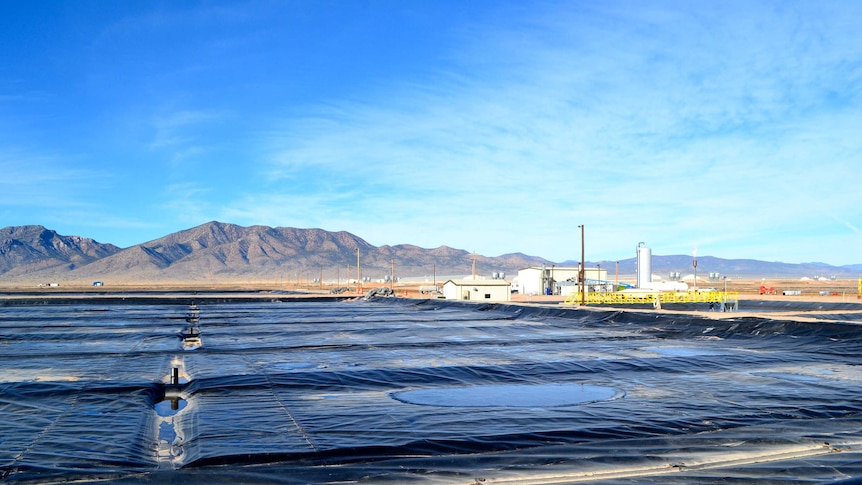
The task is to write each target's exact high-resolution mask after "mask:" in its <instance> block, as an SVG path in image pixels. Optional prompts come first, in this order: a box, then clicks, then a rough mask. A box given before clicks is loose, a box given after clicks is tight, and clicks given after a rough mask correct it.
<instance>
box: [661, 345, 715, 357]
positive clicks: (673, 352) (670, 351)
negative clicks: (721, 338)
mask: <svg viewBox="0 0 862 485" xmlns="http://www.w3.org/2000/svg"><path fill="white" fill-rule="evenodd" d="M646 350H649V351H650V352H655V353H657V354H661V355H666V356H669V357H697V356H700V355H725V354H727V353H728V352H727V350H713V349H702V348H697V347H647V349H646Z"/></svg>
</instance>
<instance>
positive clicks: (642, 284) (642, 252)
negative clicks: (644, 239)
mask: <svg viewBox="0 0 862 485" xmlns="http://www.w3.org/2000/svg"><path fill="white" fill-rule="evenodd" d="M651 281H652V250H651V249H650V248H648V247H646V246H644V243H640V244H638V268H637V287H638V288H649V286H650V285H649V284H650V282H651Z"/></svg>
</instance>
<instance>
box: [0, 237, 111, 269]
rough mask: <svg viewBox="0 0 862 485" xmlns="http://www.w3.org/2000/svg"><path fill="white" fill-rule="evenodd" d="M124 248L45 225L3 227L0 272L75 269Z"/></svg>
mask: <svg viewBox="0 0 862 485" xmlns="http://www.w3.org/2000/svg"><path fill="white" fill-rule="evenodd" d="M119 251H120V248H118V247H117V246H114V245H113V244H102V243H99V242H96V241H94V240H92V239H89V238H84V237H79V236H61V235H59V234H57V233H56V232H54V231H52V230H49V229H45V228H44V227H42V226H15V227H4V228H2V229H0V274H2V275H3V276H4V277H5V278H10V277H15V276H21V275H29V274H32V273H36V272H46V271H47V272H51V271H60V272H64V271H71V270H74V269H76V268H79V267H82V266H86V265H88V264H90V263H92V262H94V261H98V260H100V259H102V258H105V257H108V256H111V255H112V254H115V253H117V252H119Z"/></svg>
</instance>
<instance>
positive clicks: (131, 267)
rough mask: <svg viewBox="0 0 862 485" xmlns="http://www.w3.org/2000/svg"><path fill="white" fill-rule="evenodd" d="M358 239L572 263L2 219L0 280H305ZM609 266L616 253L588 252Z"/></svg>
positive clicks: (423, 270) (337, 262) (258, 231)
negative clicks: (118, 235) (121, 244)
mask: <svg viewBox="0 0 862 485" xmlns="http://www.w3.org/2000/svg"><path fill="white" fill-rule="evenodd" d="M357 248H358V249H359V256H360V264H361V267H362V276H363V277H369V278H371V279H372V280H378V279H381V278H384V277H385V276H387V275H389V274H390V271H391V268H392V265H393V264H394V268H395V275H396V276H397V277H409V276H414V277H415V276H420V277H421V276H428V277H430V276H431V275H432V274H434V273H435V272H436V274H437V275H438V277H439V278H445V277H447V276H454V275H465V274H470V273H471V271H472V264H473V258H475V260H476V271H477V273H478V274H480V275H484V276H490V275H491V274H492V273H494V272H503V273H506V275H507V276H509V277H512V276H515V275H516V274H517V272H518V270H519V269H522V268H526V267H529V266H541V265H542V264H546V265H548V266H551V265H556V266H577V264H578V263H577V261H565V262H562V263H554V262H551V261H548V260H546V259H544V258H540V257H536V256H528V255H526V254H522V253H512V254H504V255H501V256H496V257H488V256H482V255H475V256H474V255H472V254H471V253H469V252H468V251H465V250H462V249H454V248H451V247H448V246H440V247H438V248H433V249H425V248H421V247H418V246H414V245H410V244H400V245H395V246H389V245H384V246H379V247H378V246H373V245H371V244H369V243H368V242H366V241H365V240H364V239H362V238H360V237H358V236H355V235H353V234H350V233H348V232H344V231H340V232H330V231H325V230H322V229H296V228H287V227H268V226H251V227H243V226H238V225H235V224H226V223H221V222H208V223H206V224H202V225H200V226H197V227H194V228H191V229H187V230H183V231H179V232H176V233H173V234H169V235H167V236H165V237H162V238H159V239H156V240H153V241H149V242H145V243H142V244H137V245H135V246H132V247H129V248H125V249H121V248H118V247H117V246H114V245H112V244H102V243H98V242H96V241H94V240H93V239H89V238H84V237H79V236H61V235H58V234H57V233H56V232H54V231H52V230H49V229H46V228H44V227H42V226H17V227H5V228H3V229H0V283H3V282H7V283H8V282H14V283H21V284H34V285H35V284H37V283H43V282H60V283H64V282H65V283H87V282H90V281H95V280H103V281H106V282H109V281H115V282H126V283H134V282H157V281H160V282H181V281H185V282H207V281H220V282H236V281H271V282H273V281H278V282H289V281H297V280H301V281H311V280H313V279H314V278H318V277H320V276H321V274H322V276H323V278H324V280H334V279H336V278H339V279H340V280H342V281H343V280H345V279H346V278H347V276H348V274H347V273H348V271H350V277H351V278H356V262H357V261H356V256H357V254H356V252H357ZM691 263H692V259H691V256H685V255H674V256H658V255H653V256H652V273H653V274H656V275H659V276H662V277H663V278H666V277H667V275H668V274H669V273H670V272H672V271H674V272H679V273H680V274H681V275H683V276H684V275H688V274H691V273H692V271H693V268H692V266H691ZM596 264H599V265H601V266H602V267H603V268H606V269H607V270H608V273H609V274H613V272H614V271H615V269H616V261H598V262H590V261H587V266H589V267H594V266H595V265H596ZM635 266H636V258H634V257H632V258H628V259H623V260H620V261H619V272H620V274H621V275H623V276H630V275H633V274H634V273H635ZM711 272H718V273H721V274H723V275H729V276H731V277H766V278H769V277H775V278H797V277H802V276H809V277H817V276H825V277H829V276H837V277H839V278H855V277H858V276H859V275H860V273H862V265H851V266H846V267H836V266H829V265H825V264H823V263H805V264H786V263H775V262H764V261H757V260H751V259H721V258H715V257H711V256H703V257H699V258H698V276H702V277H704V278H706V277H708V275H709V273H711Z"/></svg>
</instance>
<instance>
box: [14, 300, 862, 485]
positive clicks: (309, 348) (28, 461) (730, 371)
mask: <svg viewBox="0 0 862 485" xmlns="http://www.w3.org/2000/svg"><path fill="white" fill-rule="evenodd" d="M168 303H169V302H164V303H159V304H153V303H152V301H151V300H147V303H146V304H129V303H128V302H126V303H123V302H118V301H97V302H91V303H85V302H82V301H79V300H75V301H74V302H73V303H65V304H60V303H58V302H56V301H55V302H53V304H51V305H47V306H46V305H32V306H31V305H21V304H18V305H14V306H7V307H3V308H0V336H2V340H0V372H2V378H0V413H2V414H0V415H2V428H0V429H2V433H0V477H2V481H3V482H4V483H7V482H8V483H51V482H66V481H72V480H75V481H83V482H87V481H92V482H97V481H101V480H106V479H107V480H112V481H115V482H119V483H149V482H158V483H164V482H167V483H172V482H175V483H189V482H197V483H230V482H233V483H273V482H281V483H341V482H350V481H360V482H374V483H379V482H389V483H405V482H423V483H424V482H431V483H464V484H468V483H477V482H478V483H575V482H579V481H586V482H590V483H718V482H721V483H751V482H758V483H782V482H796V483H828V482H832V481H839V480H850V481H853V480H854V479H858V478H859V477H862V454H860V445H862V413H860V411H862V398H860V396H862V366H860V357H859V356H860V352H862V327H860V326H859V324H858V323H859V322H856V321H853V319H854V318H856V317H857V315H856V314H853V313H852V312H848V313H847V314H846V315H845V317H847V318H844V319H842V320H847V321H840V322H838V321H836V322H817V323H807V322H795V321H786V320H770V319H767V318H750V317H749V318H731V319H727V320H712V319H706V318H699V317H696V316H689V315H682V314H672V313H660V312H655V313H651V312H650V313H644V312H631V313H629V312H625V311H621V310H596V309H589V310H579V309H572V308H562V307H560V308H557V307H523V306H516V305H503V304H484V305H476V304H468V303H459V302H446V301H438V300H428V301H418V302H417V301H415V300H400V299H381V300H375V301H369V302H362V301H349V302H348V301H341V302H338V301H310V302H300V301H290V302H259V301H255V302H247V303H238V302H231V303H219V302H213V301H209V302H200V303H198V306H199V308H200V311H199V321H198V326H199V328H200V336H201V339H202V343H203V346H202V347H200V348H198V349H196V350H190V351H184V350H182V349H183V347H182V339H181V335H182V334H183V330H184V328H186V327H187V326H188V316H187V314H188V312H189V307H188V304H187V303H185V302H181V303H182V304H168ZM173 369H177V371H176V372H177V375H178V376H179V379H178V380H177V382H172V379H173ZM495 389H500V390H501V391H502V392H500V393H497V392H493V391H494V390H495ZM579 389H580V390H585V391H591V390H595V389H607V390H611V392H608V393H606V394H603V397H601V398H596V399H585V400H584V401H583V402H576V403H571V404H565V403H564V404H562V405H561V404H560V400H559V399H548V400H547V402H546V403H545V404H543V399H544V397H543V394H542V393H543V392H548V390H551V392H556V391H557V390H559V391H560V392H563V390H574V391H578V390H579ZM427 390H435V391H438V392H436V393H435V396H436V397H435V401H433V402H431V403H422V402H421V399H420V400H418V401H417V400H416V399H414V397H415V396H417V395H418V396H423V395H424V394H423V393H422V392H414V391H427ZM473 390H475V391H476V392H478V393H483V394H479V395H478V396H477V395H472V396H471V399H470V400H469V401H467V402H464V401H459V399H461V398H463V396H465V395H466V394H469V393H470V391H473ZM410 393H412V394H410ZM507 393H509V394H511V393H516V394H518V395H517V396H509V398H512V397H516V398H517V399H509V398H507ZM524 393H529V394H530V396H529V397H530V399H531V400H529V401H528V402H529V403H530V404H526V405H525V404H524V402H525V401H524V397H525V396H523V394H524ZM407 396H410V398H409V399H408V398H407ZM440 396H443V398H442V401H441V397H440ZM446 396H451V397H452V400H451V402H447V401H446V399H445V397H446ZM610 396H612V397H610ZM554 397H557V398H558V397H560V396H554ZM477 399H478V400H479V401H477ZM477 402H481V405H480V404H478V403H477ZM172 408H176V409H172Z"/></svg>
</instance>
